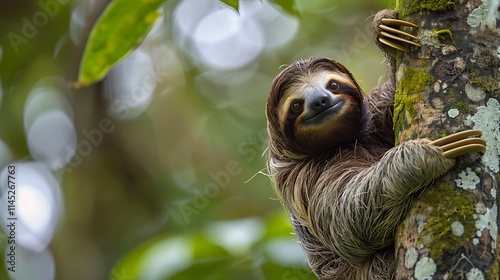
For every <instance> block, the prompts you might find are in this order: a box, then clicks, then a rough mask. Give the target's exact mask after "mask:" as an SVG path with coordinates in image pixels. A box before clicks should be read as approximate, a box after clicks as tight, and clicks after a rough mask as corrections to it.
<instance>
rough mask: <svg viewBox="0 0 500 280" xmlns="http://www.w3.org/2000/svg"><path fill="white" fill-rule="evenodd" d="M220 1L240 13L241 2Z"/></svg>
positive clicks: (237, 0)
mask: <svg viewBox="0 0 500 280" xmlns="http://www.w3.org/2000/svg"><path fill="white" fill-rule="evenodd" d="M219 1H221V2H222V3H224V4H226V5H228V6H229V7H231V8H233V9H235V10H236V11H238V8H239V2H240V1H239V0H219Z"/></svg>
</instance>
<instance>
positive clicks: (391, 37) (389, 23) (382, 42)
mask: <svg viewBox="0 0 500 280" xmlns="http://www.w3.org/2000/svg"><path fill="white" fill-rule="evenodd" d="M397 16H398V14H397V12H396V11H394V10H382V11H380V12H378V13H377V14H376V15H375V18H374V20H373V24H372V28H373V31H374V33H375V40H376V41H377V44H378V45H379V46H380V47H381V48H382V50H384V51H385V52H387V53H389V54H392V55H394V54H395V51H396V50H400V51H404V52H409V51H410V47H411V46H416V47H420V44H419V43H418V42H419V41H420V39H419V38H417V37H416V36H414V35H412V34H410V33H408V32H405V31H402V30H400V29H399V28H400V27H401V26H406V27H410V28H418V25H416V24H414V23H411V22H408V21H404V20H400V19H397Z"/></svg>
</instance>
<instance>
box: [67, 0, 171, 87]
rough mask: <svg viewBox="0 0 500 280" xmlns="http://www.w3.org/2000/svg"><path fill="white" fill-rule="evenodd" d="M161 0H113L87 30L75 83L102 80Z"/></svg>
mask: <svg viewBox="0 0 500 280" xmlns="http://www.w3.org/2000/svg"><path fill="white" fill-rule="evenodd" d="M164 1H165V0H114V1H112V2H111V3H109V4H108V6H107V7H106V9H105V10H104V12H103V13H102V15H101V16H100V17H99V19H98V20H97V22H96V23H95V25H94V27H93V28H92V31H91V32H90V36H89V40H88V42H87V45H86V47H85V52H84V54H83V59H82V61H81V64H80V74H79V77H78V82H77V83H76V84H75V86H76V87H79V86H85V85H89V84H92V83H94V82H97V81H99V80H102V79H103V78H104V76H106V74H107V73H108V71H109V70H110V69H111V67H113V66H114V65H116V64H117V63H118V62H119V61H120V60H122V59H123V58H125V57H126V56H127V55H128V54H129V53H130V52H131V51H132V50H134V49H135V47H137V46H138V45H139V44H140V43H141V42H142V40H144V38H145V37H146V35H147V32H148V31H149V30H150V29H151V27H152V26H153V24H154V23H155V21H156V19H157V18H158V17H159V16H160V13H159V12H158V11H157V10H158V8H159V7H160V5H161V4H162V3H164Z"/></svg>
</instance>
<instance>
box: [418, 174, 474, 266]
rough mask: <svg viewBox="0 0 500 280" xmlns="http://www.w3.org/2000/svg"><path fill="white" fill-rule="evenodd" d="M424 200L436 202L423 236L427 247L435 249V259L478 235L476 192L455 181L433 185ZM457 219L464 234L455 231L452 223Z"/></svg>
mask: <svg viewBox="0 0 500 280" xmlns="http://www.w3.org/2000/svg"><path fill="white" fill-rule="evenodd" d="M443 197H446V199H443ZM421 200H422V201H423V202H424V204H425V205H434V206H433V208H432V210H431V213H430V215H429V217H428V220H427V224H426V226H425V228H424V230H423V231H422V234H421V235H420V236H421V238H423V239H425V241H426V244H425V247H426V248H429V249H430V250H431V257H432V259H433V260H435V261H437V262H439V259H440V256H443V252H444V251H448V252H455V251H457V250H458V249H459V248H460V247H462V246H464V245H465V244H463V240H468V239H469V238H472V237H473V236H474V234H475V232H476V231H475V228H476V227H475V220H474V217H473V214H474V213H475V212H474V211H475V209H474V207H473V205H474V203H473V201H474V195H473V194H472V193H469V192H467V191H463V190H459V189H456V188H454V187H453V184H452V183H444V184H442V185H441V187H440V188H439V189H437V188H429V189H428V190H427V191H426V194H425V195H424V196H423V197H421ZM456 221H457V222H460V223H461V224H462V225H463V228H464V232H463V234H462V235H460V236H456V235H455V234H454V233H453V232H452V223H453V222H456ZM429 235H432V237H429ZM422 241H424V240H422Z"/></svg>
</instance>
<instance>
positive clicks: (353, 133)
mask: <svg viewBox="0 0 500 280" xmlns="http://www.w3.org/2000/svg"><path fill="white" fill-rule="evenodd" d="M372 26H373V30H374V38H375V41H376V43H377V45H378V46H379V47H380V48H381V49H382V51H383V52H384V54H385V56H386V58H387V60H388V61H389V63H388V64H389V65H388V66H389V67H388V68H389V77H388V81H386V82H385V83H384V84H382V85H381V86H379V87H378V88H375V89H374V90H373V91H372V92H371V93H370V94H368V95H365V94H364V93H363V91H362V90H361V88H360V87H359V85H358V83H357V82H356V80H355V79H354V77H353V75H352V74H351V73H350V72H349V70H348V69H347V68H345V67H344V66H343V65H342V64H340V63H339V62H337V61H335V60H333V59H330V58H310V59H306V60H300V61H297V62H294V63H292V64H291V65H290V66H288V67H287V68H286V69H284V70H283V71H282V72H281V73H279V74H278V75H277V76H276V78H275V79H274V81H273V83H272V86H271V90H270V94H269V97H268V100H267V103H266V117H267V132H268V152H269V158H268V162H267V166H268V172H269V175H270V177H271V179H272V181H273V186H274V189H275V192H276V194H277V196H278V198H279V200H280V201H281V202H282V203H283V205H284V206H285V208H286V209H287V211H288V213H289V215H290V218H291V222H292V225H293V228H294V231H295V234H296V236H297V238H298V240H299V242H300V244H301V246H302V248H303V250H304V252H305V254H306V255H307V257H308V262H309V265H310V267H311V268H312V270H313V272H314V273H315V274H316V276H317V277H318V278H319V279H356V280H358V279H361V280H364V279H367V280H374V279H384V280H386V279H393V277H394V273H395V252H394V250H395V249H394V235H395V230H396V227H397V225H398V224H399V223H400V222H401V221H402V220H403V219H404V217H405V214H406V212H407V209H408V208H409V207H410V204H411V202H412V200H413V198H414V196H415V195H414V194H415V193H418V192H419V191H422V189H423V188H425V187H426V186H428V185H430V184H431V183H432V181H433V180H435V179H436V178H438V177H440V176H441V175H443V174H444V173H446V172H447V171H448V170H449V169H450V168H452V166H453V165H454V158H456V157H458V156H460V155H464V154H466V153H470V152H484V151H485V145H486V143H485V141H484V140H482V139H481V138H478V137H472V136H480V135H481V132H480V131H477V130H469V131H464V132H460V133H456V134H452V135H450V136H447V137H444V138H441V139H438V140H435V141H431V140H428V139H417V140H410V141H406V142H403V143H401V144H399V145H397V146H395V140H394V138H395V136H394V133H393V123H392V114H393V107H394V105H393V102H394V101H393V99H394V92H395V77H394V75H395V74H394V65H395V63H394V54H395V53H396V52H397V50H399V51H410V49H411V48H415V47H418V46H419V44H418V39H417V38H416V37H415V36H413V35H411V34H409V33H406V32H403V31H401V30H400V29H399V27H400V26H408V27H411V28H416V27H417V26H416V25H414V24H412V23H409V22H406V21H402V20H398V19H397V13H396V12H395V11H393V10H382V11H380V12H378V13H377V14H376V15H375V17H374V20H373V24H372Z"/></svg>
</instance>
